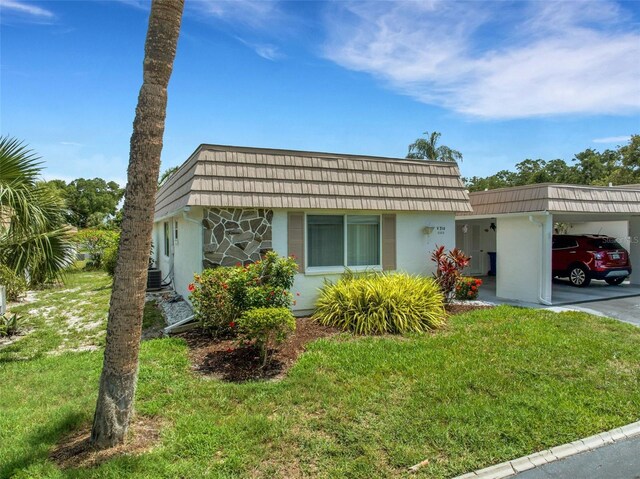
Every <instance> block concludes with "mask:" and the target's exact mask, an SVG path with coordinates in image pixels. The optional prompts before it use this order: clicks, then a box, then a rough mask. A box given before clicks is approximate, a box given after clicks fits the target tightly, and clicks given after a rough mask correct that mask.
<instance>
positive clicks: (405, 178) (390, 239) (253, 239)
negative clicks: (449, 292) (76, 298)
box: [153, 145, 471, 314]
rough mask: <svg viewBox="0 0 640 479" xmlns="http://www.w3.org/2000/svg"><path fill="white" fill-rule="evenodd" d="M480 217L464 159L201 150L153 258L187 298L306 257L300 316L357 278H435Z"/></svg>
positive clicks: (169, 203) (168, 209) (166, 193)
mask: <svg viewBox="0 0 640 479" xmlns="http://www.w3.org/2000/svg"><path fill="white" fill-rule="evenodd" d="M459 212H471V207H470V205H469V196H468V194H467V192H466V190H465V188H464V185H463V183H462V181H461V178H460V172H459V170H458V166H457V164H456V163H448V162H430V161H422V160H408V159H400V158H381V157H373V156H360V155H344V154H334V153H317V152H309V151H292V150H275V149H266V148H246V147H236V146H220V145H200V146H199V147H198V148H197V149H196V150H195V151H194V152H193V154H192V155H191V156H190V157H189V158H188V159H187V161H185V162H184V163H183V164H182V165H181V166H180V168H179V169H178V170H177V171H176V172H175V173H174V174H173V175H171V177H170V178H169V179H168V180H167V181H166V182H165V183H164V184H163V185H162V186H161V188H160V189H159V190H158V193H157V196H156V210H155V224H154V230H153V242H154V261H155V264H156V266H157V267H158V268H159V269H160V270H161V271H162V276H163V278H170V280H171V283H172V285H173V288H174V289H175V291H176V292H177V293H178V294H180V295H182V296H183V297H184V298H185V299H187V300H188V298H189V293H188V289H187V288H188V285H189V283H191V282H192V281H193V275H194V273H199V272H201V271H202V270H203V268H208V267H216V266H220V265H222V266H228V265H235V264H237V263H246V262H251V261H255V260H257V259H259V258H260V255H261V254H262V253H264V252H265V251H268V250H274V251H276V252H277V253H278V254H280V255H295V257H296V259H297V262H298V265H299V272H298V274H297V275H296V278H295V284H294V292H297V293H300V297H297V298H296V299H297V304H296V306H295V307H294V311H295V312H296V313H298V314H303V313H305V312H308V311H310V310H312V309H313V307H314V303H315V299H316V297H317V291H318V288H320V287H321V286H322V284H323V281H324V279H325V278H329V279H332V280H335V279H337V278H339V277H340V274H342V273H343V272H344V271H345V269H346V268H349V269H351V270H379V271H382V270H400V271H406V272H409V273H415V274H426V275H430V274H431V273H432V272H433V270H434V269H433V264H432V263H431V261H430V259H429V255H430V252H431V251H432V250H433V249H435V247H436V245H444V246H445V247H447V248H453V247H454V245H455V215H456V213H459Z"/></svg>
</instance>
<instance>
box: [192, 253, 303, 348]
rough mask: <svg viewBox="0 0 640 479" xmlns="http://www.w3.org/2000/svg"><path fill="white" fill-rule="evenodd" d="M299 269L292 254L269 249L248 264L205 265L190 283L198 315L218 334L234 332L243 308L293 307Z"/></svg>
mask: <svg viewBox="0 0 640 479" xmlns="http://www.w3.org/2000/svg"><path fill="white" fill-rule="evenodd" d="M297 269H298V266H297V265H296V262H295V261H294V260H293V258H282V257H279V256H278V254H277V253H274V252H272V251H271V252H268V253H267V254H266V255H265V256H264V258H263V259H262V260H260V261H256V262H255V263H252V264H249V265H247V266H242V265H240V264H238V265H237V266H230V267H218V268H214V269H206V270H205V271H203V272H202V274H199V275H195V276H194V282H193V283H191V284H190V285H189V290H190V291H191V301H192V303H193V307H194V312H195V315H196V318H197V319H198V320H199V321H200V323H201V324H202V326H203V327H204V328H205V329H207V330H208V331H209V332H211V333H212V334H214V335H216V336H220V335H225V334H230V333H233V332H234V329H233V325H235V322H236V321H237V319H238V318H239V317H240V316H241V315H242V313H243V312H245V311H248V310H250V309H254V308H271V307H276V308H287V309H288V308H290V307H291V303H292V301H293V295H292V294H291V291H290V289H291V287H292V286H293V280H294V276H295V273H296V271H297Z"/></svg>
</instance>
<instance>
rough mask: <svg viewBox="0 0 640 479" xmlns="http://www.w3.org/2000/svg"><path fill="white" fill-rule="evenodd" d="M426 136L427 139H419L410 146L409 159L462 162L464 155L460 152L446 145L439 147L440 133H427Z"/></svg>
mask: <svg viewBox="0 0 640 479" xmlns="http://www.w3.org/2000/svg"><path fill="white" fill-rule="evenodd" d="M424 135H425V136H426V137H427V138H418V139H417V140H416V141H414V142H413V143H411V144H410V145H409V153H408V154H407V158H413V159H416V160H431V161H462V153H460V152H459V151H457V150H452V149H451V148H449V147H448V146H445V145H440V146H437V145H438V140H439V139H440V136H441V134H440V133H438V132H437V131H434V132H433V133H431V134H429V132H428V131H425V132H424Z"/></svg>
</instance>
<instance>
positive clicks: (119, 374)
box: [91, 0, 184, 448]
mask: <svg viewBox="0 0 640 479" xmlns="http://www.w3.org/2000/svg"><path fill="white" fill-rule="evenodd" d="M183 9H184V0H153V2H152V4H151V14H150V16H149V28H148V30H147V39H146V43H145V56H144V67H143V83H142V88H141V89H140V94H139V96H138V106H137V108H136V116H135V120H134V122H133V135H132V136H131V151H130V154H129V170H128V173H127V188H126V192H125V200H124V207H123V220H122V233H121V235H120V245H119V249H118V263H117V265H116V269H115V275H114V280H113V290H112V292H111V302H110V306H109V319H108V323H107V345H106V349H105V352H104V364H103V368H102V375H101V377H100V390H99V392H98V402H97V405H96V412H95V415H94V419H93V429H92V431H91V442H92V444H93V445H94V446H96V447H98V448H107V447H112V446H115V445H117V444H121V443H122V442H124V439H125V436H126V433H127V429H128V426H129V420H130V418H131V413H132V412H133V398H134V395H135V390H136V382H137V379H138V352H139V349H140V335H141V329H142V313H143V310H144V297H145V289H146V283H147V267H148V264H149V263H148V258H149V253H150V250H151V231H152V228H153V214H154V208H155V194H156V190H157V181H158V172H159V169H160V153H161V151H162V136H163V134H164V123H165V115H166V106H167V85H168V84H169V78H170V77H171V71H172V69H173V60H174V58H175V54H176V47H177V43H178V36H179V34H180V23H181V21H182V11H183Z"/></svg>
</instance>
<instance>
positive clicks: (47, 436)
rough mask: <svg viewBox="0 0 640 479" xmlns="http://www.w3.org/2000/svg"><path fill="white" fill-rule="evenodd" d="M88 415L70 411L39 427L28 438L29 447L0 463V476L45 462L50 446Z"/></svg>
mask: <svg viewBox="0 0 640 479" xmlns="http://www.w3.org/2000/svg"><path fill="white" fill-rule="evenodd" d="M85 421H86V417H85V416H84V415H83V414H80V413H79V412H68V413H66V414H65V415H64V417H62V418H60V419H59V420H57V421H51V422H48V423H46V424H43V425H41V426H40V427H38V428H37V429H36V430H35V431H34V432H33V433H32V434H31V435H30V436H29V437H28V438H27V440H26V443H27V444H28V445H29V447H27V448H25V449H24V450H23V451H21V455H19V456H18V457H17V458H15V459H14V460H13V461H10V462H7V463H4V461H2V463H0V477H11V476H12V475H14V474H16V473H17V472H19V471H20V470H22V469H25V468H27V467H29V466H30V465H32V464H34V463H41V462H43V461H44V460H45V459H46V458H47V457H48V455H49V449H50V448H49V447H44V446H46V445H53V444H55V443H56V441H58V440H59V439H60V438H61V437H63V436H64V435H67V434H69V433H70V432H71V431H73V430H74V429H77V428H78V427H79V426H80V425H81V424H82V423H83V422H85Z"/></svg>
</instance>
